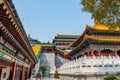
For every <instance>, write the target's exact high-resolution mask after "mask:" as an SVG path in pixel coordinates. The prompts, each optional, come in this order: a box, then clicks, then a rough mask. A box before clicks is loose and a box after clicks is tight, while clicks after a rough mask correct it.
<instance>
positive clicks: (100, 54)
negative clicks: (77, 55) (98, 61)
mask: <svg viewBox="0 0 120 80" xmlns="http://www.w3.org/2000/svg"><path fill="white" fill-rule="evenodd" d="M100 55H101V54H100V49H98V57H100Z"/></svg>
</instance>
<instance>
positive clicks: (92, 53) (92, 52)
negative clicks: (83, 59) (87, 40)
mask: <svg viewBox="0 0 120 80" xmlns="http://www.w3.org/2000/svg"><path fill="white" fill-rule="evenodd" d="M93 56H94V51H93V49H92V50H91V58H93Z"/></svg>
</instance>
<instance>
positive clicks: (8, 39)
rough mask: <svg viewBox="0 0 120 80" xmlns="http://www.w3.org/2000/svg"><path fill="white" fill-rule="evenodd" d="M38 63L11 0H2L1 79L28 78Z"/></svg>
mask: <svg viewBox="0 0 120 80" xmlns="http://www.w3.org/2000/svg"><path fill="white" fill-rule="evenodd" d="M36 63H37V59H36V57H35V55H34V52H33V50H32V47H31V45H30V43H29V41H28V38H27V35H26V32H25V30H24V28H23V25H22V23H21V21H20V19H19V16H18V14H17V12H16V9H15V7H14V4H13V3H12V1H11V0H0V80H28V79H29V78H30V75H31V71H32V69H33V68H34V66H35V64H36Z"/></svg>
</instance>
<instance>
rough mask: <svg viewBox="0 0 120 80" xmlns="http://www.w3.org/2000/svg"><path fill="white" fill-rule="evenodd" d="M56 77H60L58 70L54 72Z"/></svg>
mask: <svg viewBox="0 0 120 80" xmlns="http://www.w3.org/2000/svg"><path fill="white" fill-rule="evenodd" d="M54 78H55V79H58V78H59V74H58V71H57V70H56V71H55V73H54Z"/></svg>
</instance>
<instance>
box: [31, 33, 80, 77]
mask: <svg viewBox="0 0 120 80" xmlns="http://www.w3.org/2000/svg"><path fill="white" fill-rule="evenodd" d="M78 37H79V35H61V34H58V35H57V36H55V39H53V43H50V42H48V43H36V44H34V45H32V48H33V51H34V53H35V56H36V58H37V60H38V63H37V64H36V65H35V68H34V69H33V74H32V77H35V76H36V75H37V74H38V75H41V74H42V73H41V70H40V67H42V66H44V67H46V69H47V70H46V73H45V75H46V76H47V77H49V75H51V74H54V72H55V70H56V69H57V68H60V66H61V65H62V64H64V63H67V62H69V61H70V59H71V58H70V57H68V56H66V55H67V54H68V52H69V51H70V50H72V48H70V47H69V44H71V43H72V42H73V41H75V40H76V39H77V38H78ZM31 39H32V38H31ZM30 42H31V41H30ZM38 42H39V41H38Z"/></svg>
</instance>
